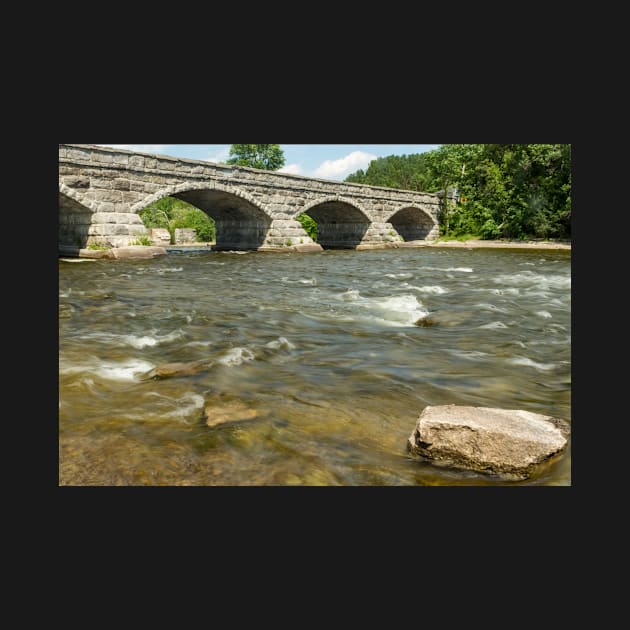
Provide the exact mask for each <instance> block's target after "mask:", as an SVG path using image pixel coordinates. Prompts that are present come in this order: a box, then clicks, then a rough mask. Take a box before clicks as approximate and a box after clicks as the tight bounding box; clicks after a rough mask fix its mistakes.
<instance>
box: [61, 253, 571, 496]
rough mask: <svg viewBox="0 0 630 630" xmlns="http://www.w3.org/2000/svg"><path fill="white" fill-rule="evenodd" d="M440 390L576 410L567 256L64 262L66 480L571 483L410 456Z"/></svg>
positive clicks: (516, 405) (216, 256) (242, 256)
mask: <svg viewBox="0 0 630 630" xmlns="http://www.w3.org/2000/svg"><path fill="white" fill-rule="evenodd" d="M171 363H180V364H181V363H184V364H192V365H188V369H186V367H185V366H184V371H183V373H182V372H180V371H176V372H175V373H171V372H168V370H167V371H166V372H163V376H165V378H150V377H149V376H150V375H151V370H153V369H154V368H158V367H159V366H164V364H171ZM177 368H178V369H179V370H181V369H182V366H177ZM445 404H459V405H474V406H483V407H499V408H503V409H524V410H527V411H533V412H536V413H541V414H545V415H551V416H556V417H559V418H564V419H565V420H567V421H569V422H570V421H571V257H570V252H568V251H558V250H554V251H547V250H507V249H492V250H482V249H481V250H469V249H456V250H455V249H448V248H417V249H412V248H409V249H397V250H378V251H363V252H357V251H326V252H323V253H319V254H280V253H278V254H270V253H218V252H198V253H171V254H169V255H168V256H165V257H161V258H158V259H153V260H127V261H125V260H114V261H100V260H87V259H74V260H73V259H60V261H59V483H60V485H287V484H298V485H350V486H363V485H508V486H509V485H570V484H571V449H570V444H569V447H568V448H567V450H566V452H565V454H564V455H562V456H561V457H560V458H558V459H557V460H556V461H555V462H553V463H552V464H550V465H547V466H543V467H542V468H541V469H540V472H539V473H538V474H536V475H535V476H534V477H532V478H530V479H529V480H527V481H521V482H514V481H506V480H503V479H499V478H496V477H492V476H487V475H482V474H477V473H472V472H465V471H464V472H462V471H457V470H452V469H445V468H439V467H436V466H433V465H431V464H429V463H425V462H420V461H418V460H417V459H415V458H413V457H411V456H410V455H409V454H408V452H407V448H406V444H407V438H408V437H409V435H410V434H411V432H412V430H413V428H414V426H415V422H416V419H417V417H418V415H419V414H420V412H421V411H422V410H423V409H424V408H425V407H426V406H427V405H445ZM208 419H210V422H211V423H212V424H214V426H208Z"/></svg>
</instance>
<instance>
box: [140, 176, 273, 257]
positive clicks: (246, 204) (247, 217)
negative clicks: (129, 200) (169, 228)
mask: <svg viewBox="0 0 630 630" xmlns="http://www.w3.org/2000/svg"><path fill="white" fill-rule="evenodd" d="M164 197H175V198H177V199H181V200H182V201H186V202H187V203H189V204H191V205H193V206H195V207H196V208H199V209H200V210H202V211H203V212H205V213H206V214H207V215H208V216H209V217H211V218H212V219H214V222H215V225H216V233H217V237H216V238H217V242H216V245H215V249H217V250H221V249H224V250H226V249H258V248H259V247H260V246H262V245H263V243H264V242H265V239H266V238H267V234H268V232H269V228H270V226H271V221H272V219H271V216H269V214H268V213H267V212H266V210H265V209H264V207H263V206H262V204H260V203H259V202H258V201H257V200H256V199H255V198H254V197H253V196H252V195H250V194H248V193H246V192H244V191H242V190H239V189H238V188H233V187H231V186H225V185H223V184H219V183H215V182H204V183H196V182H188V183H183V184H176V185H173V186H167V187H165V188H163V189H161V190H160V191H159V192H157V193H155V194H153V195H151V196H150V197H147V198H145V199H143V200H142V201H140V202H138V203H136V204H134V205H133V206H132V207H131V211H132V212H135V213H138V212H140V210H142V209H143V208H146V207H147V206H148V205H150V204H152V203H155V202H156V201H159V200H160V199H163V198H164Z"/></svg>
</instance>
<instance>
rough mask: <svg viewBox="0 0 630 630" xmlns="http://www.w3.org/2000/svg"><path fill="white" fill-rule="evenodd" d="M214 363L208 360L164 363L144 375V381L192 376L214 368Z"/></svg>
mask: <svg viewBox="0 0 630 630" xmlns="http://www.w3.org/2000/svg"><path fill="white" fill-rule="evenodd" d="M212 364H213V362H212V361H209V360H207V359H202V360H201V361H191V362H189V363H162V365H157V366H156V367H154V368H153V369H152V370H149V371H148V372H146V373H145V374H143V375H142V380H145V381H148V380H151V379H161V378H173V377H175V376H192V375H193V374H198V373H199V372H203V371H204V370H206V369H208V368H210V367H212Z"/></svg>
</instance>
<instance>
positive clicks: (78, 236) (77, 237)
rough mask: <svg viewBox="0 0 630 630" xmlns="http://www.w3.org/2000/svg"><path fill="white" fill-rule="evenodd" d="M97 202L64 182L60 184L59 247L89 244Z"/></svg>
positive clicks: (80, 247) (80, 246)
mask: <svg viewBox="0 0 630 630" xmlns="http://www.w3.org/2000/svg"><path fill="white" fill-rule="evenodd" d="M94 212H96V204H95V203H94V202H93V201H90V200H88V199H83V198H82V196H81V195H80V194H78V193H77V192H76V191H74V190H72V188H70V187H68V186H66V185H65V184H63V183H60V184H59V220H58V236H57V242H58V245H59V248H71V249H77V248H78V249H82V248H84V247H86V246H87V243H88V235H89V229H90V225H91V224H92V215H93V214H94Z"/></svg>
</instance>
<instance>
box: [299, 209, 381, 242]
mask: <svg viewBox="0 0 630 630" xmlns="http://www.w3.org/2000/svg"><path fill="white" fill-rule="evenodd" d="M301 214H305V215H306V216H308V217H310V218H311V219H313V221H315V223H316V224H317V242H318V243H319V244H320V245H321V246H322V247H323V248H324V249H354V248H355V247H356V246H357V245H359V244H360V243H361V241H362V240H363V237H364V236H365V233H366V232H367V230H368V227H369V226H370V220H369V219H368V218H367V217H366V216H365V214H363V212H361V210H359V209H358V208H357V207H355V206H353V205H352V204H350V203H348V202H345V201H339V200H329V201H323V202H321V203H317V204H314V205H312V206H310V207H307V208H305V209H304V211H303V212H302V213H301Z"/></svg>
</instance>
